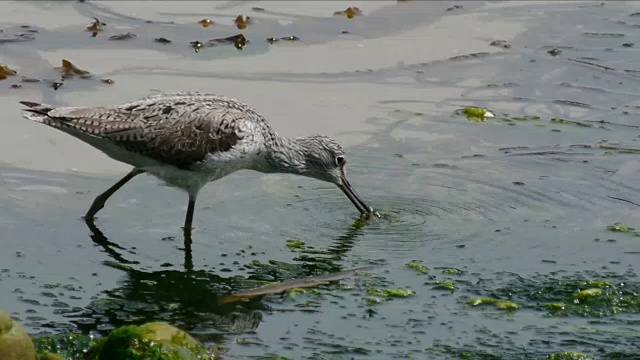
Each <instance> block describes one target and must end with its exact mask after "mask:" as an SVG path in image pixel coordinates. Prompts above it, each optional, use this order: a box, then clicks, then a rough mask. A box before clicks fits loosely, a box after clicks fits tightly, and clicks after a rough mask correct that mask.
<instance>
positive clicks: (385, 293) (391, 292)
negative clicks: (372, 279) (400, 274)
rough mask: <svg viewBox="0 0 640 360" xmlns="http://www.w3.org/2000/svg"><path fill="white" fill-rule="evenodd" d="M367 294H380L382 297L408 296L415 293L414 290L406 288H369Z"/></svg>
mask: <svg viewBox="0 0 640 360" xmlns="http://www.w3.org/2000/svg"><path fill="white" fill-rule="evenodd" d="M367 294H369V295H373V296H382V297H409V296H413V295H415V294H416V293H415V291H413V290H408V289H385V290H381V289H377V288H373V289H369V290H368V291H367Z"/></svg>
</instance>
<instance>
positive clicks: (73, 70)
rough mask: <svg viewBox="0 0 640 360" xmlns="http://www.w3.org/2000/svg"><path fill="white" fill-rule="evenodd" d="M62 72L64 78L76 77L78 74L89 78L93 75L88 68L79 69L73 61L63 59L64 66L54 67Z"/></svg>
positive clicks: (83, 77)
mask: <svg viewBox="0 0 640 360" xmlns="http://www.w3.org/2000/svg"><path fill="white" fill-rule="evenodd" d="M54 69H55V70H57V71H58V72H60V73H61V74H62V78H63V79H68V78H74V77H76V76H78V77H80V78H82V79H88V78H90V77H91V73H89V72H88V71H86V70H82V69H79V68H78V67H76V66H75V65H73V64H72V63H71V61H69V60H66V59H62V66H60V67H56V68H54Z"/></svg>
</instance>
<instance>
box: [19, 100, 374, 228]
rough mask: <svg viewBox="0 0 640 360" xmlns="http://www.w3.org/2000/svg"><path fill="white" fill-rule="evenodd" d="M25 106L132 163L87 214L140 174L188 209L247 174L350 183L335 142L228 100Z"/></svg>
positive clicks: (41, 119)
mask: <svg viewBox="0 0 640 360" xmlns="http://www.w3.org/2000/svg"><path fill="white" fill-rule="evenodd" d="M21 103H22V104H23V105H25V106H27V109H24V112H23V115H24V116H25V117H26V118H28V119H31V120H33V121H36V122H40V123H43V124H46V125H49V126H51V127H54V128H57V129H59V130H62V131H64V132H66V133H68V134H70V135H72V136H75V137H77V138H79V139H81V140H83V141H85V142H87V143H88V144H90V145H92V146H94V147H96V148H98V149H99V150H101V151H103V152H104V153H105V154H107V155H108V156H110V157H111V158H113V159H115V160H117V161H121V162H124V163H127V164H130V165H132V166H134V170H133V171H132V172H131V173H130V174H129V175H127V176H128V178H127V177H125V178H123V180H121V182H122V183H121V184H120V182H119V183H118V184H116V185H114V187H112V188H113V189H109V190H108V191H107V192H105V193H104V194H102V195H101V196H103V197H104V199H102V200H100V201H99V199H96V201H94V204H93V205H92V208H91V209H90V210H89V212H88V213H87V216H89V217H93V215H94V214H95V213H96V212H97V211H98V210H100V209H101V208H102V206H103V205H104V201H106V199H107V198H108V197H109V196H110V195H112V194H113V193H114V192H115V191H116V190H117V189H118V188H119V187H121V186H122V185H124V183H125V182H126V181H128V180H130V179H131V178H133V177H134V176H136V175H137V174H140V173H143V172H148V173H150V174H153V175H155V176H156V177H158V178H160V179H162V180H164V181H165V182H166V183H167V184H168V185H171V186H174V187H177V188H181V189H183V190H185V191H186V192H187V193H188V194H189V199H190V202H189V205H190V207H192V202H193V203H195V198H196V196H197V194H198V191H199V190H200V189H201V188H202V187H203V186H204V185H205V184H207V183H208V182H211V181H214V180H217V179H219V178H221V177H223V176H226V175H228V174H230V173H232V172H234V171H238V170H242V169H249V170H256V171H261V172H282V173H294V174H298V175H304V176H309V177H313V178H317V179H319V180H322V181H328V182H332V183H335V184H337V185H338V186H340V187H341V188H342V186H343V185H340V184H342V183H346V178H345V179H344V181H343V180H342V179H341V178H344V177H345V175H344V163H345V162H346V158H345V153H344V151H343V150H342V148H341V147H340V145H339V144H338V143H336V142H335V141H334V140H332V139H330V138H328V137H325V136H320V135H314V136H308V137H301V138H285V137H280V136H278V134H277V133H276V132H275V131H273V130H272V129H271V127H270V126H269V124H268V123H267V122H266V120H265V119H264V118H263V117H262V115H260V114H259V113H258V112H257V111H256V110H254V109H253V108H251V107H249V106H248V105H246V104H244V103H242V102H240V101H238V100H235V99H231V98H228V97H224V96H218V95H213V94H204V93H197V92H176V93H168V94H157V95H152V96H148V97H145V98H142V99H140V100H137V101H133V102H130V103H126V104H122V105H117V106H112V107H84V108H83V107H59V108H54V107H52V106H49V105H44V104H38V103H33V102H26V101H23V102H21ZM347 184H348V183H347ZM344 186H346V185H344ZM111 190H113V191H111ZM109 191H111V192H109ZM343 191H345V190H344V189H343ZM354 196H355V195H354ZM356 197H357V196H356ZM349 198H350V199H351V200H352V201H354V200H353V199H352V197H349ZM354 204H356V203H354ZM362 204H364V203H362ZM363 206H364V205H363ZM356 207H358V210H360V211H361V212H363V210H362V208H361V207H359V206H358V205H356ZM96 208H97V210H96ZM365 208H366V210H367V211H369V210H370V208H368V207H365ZM192 212H193V209H191V213H192ZM187 217H189V214H188V215H187ZM189 222H190V220H189ZM185 224H186V222H185ZM189 226H190V223H189Z"/></svg>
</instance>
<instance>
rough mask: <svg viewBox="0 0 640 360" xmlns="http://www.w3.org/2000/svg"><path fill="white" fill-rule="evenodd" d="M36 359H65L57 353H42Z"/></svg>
mask: <svg viewBox="0 0 640 360" xmlns="http://www.w3.org/2000/svg"><path fill="white" fill-rule="evenodd" d="M38 360H66V359H65V358H64V357H62V356H61V355H58V354H53V353H44V354H41V355H40V357H39V358H38Z"/></svg>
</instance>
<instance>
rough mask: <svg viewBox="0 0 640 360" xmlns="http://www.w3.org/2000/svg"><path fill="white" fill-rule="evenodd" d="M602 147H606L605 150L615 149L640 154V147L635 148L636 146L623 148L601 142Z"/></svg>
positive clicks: (619, 151)
mask: <svg viewBox="0 0 640 360" xmlns="http://www.w3.org/2000/svg"><path fill="white" fill-rule="evenodd" d="M599 147H600V149H605V150H613V151H616V152H618V153H620V154H640V149H634V148H623V147H618V146H613V145H605V144H601V145H599Z"/></svg>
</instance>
